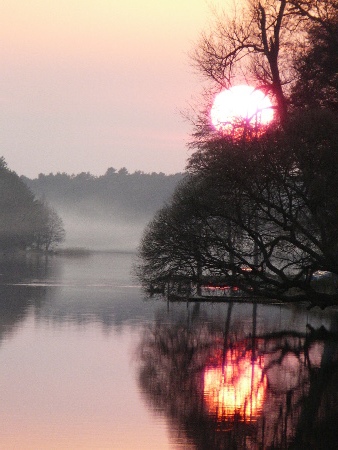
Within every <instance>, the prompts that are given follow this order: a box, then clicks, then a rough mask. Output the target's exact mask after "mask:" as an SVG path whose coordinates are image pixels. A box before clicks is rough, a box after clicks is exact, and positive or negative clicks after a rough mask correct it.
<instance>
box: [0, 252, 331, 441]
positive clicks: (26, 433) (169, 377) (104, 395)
mask: <svg viewBox="0 0 338 450" xmlns="http://www.w3.org/2000/svg"><path fill="white" fill-rule="evenodd" d="M133 260H134V255H131V254H123V253H119V254H117V253H95V254H90V255H86V256H83V257H72V256H69V255H68V256H67V257H66V256H64V255H63V256H62V255H54V256H51V257H48V258H35V257H32V255H30V256H27V255H26V256H25V257H24V258H22V257H17V256H15V257H14V256H13V255H12V257H11V258H7V259H6V260H4V259H1V260H0V274H1V275H0V317H1V319H0V358H1V360H2V366H1V367H2V370H1V376H0V386H1V387H0V389H1V392H2V413H1V414H0V419H1V423H3V424H4V425H3V427H2V430H1V429H0V448H23V449H31V448H32V449H33V448H34V449H40V448H41V449H42V448H43V449H49V448H50V449H52V448H53V449H59V448H60V449H61V448H81V449H82V448H85V449H86V448H88V449H89V448H91V449H96V448H97V449H111V448H118V449H134V448H140V449H142V448H156V449H157V448H158V449H162V448H163V449H201V450H202V449H209V448H210V449H215V450H217V449H288V448H292V449H293V448H294V449H302V448H309V449H312V448H313V449H321V448H326V449H331V448H332V449H335V448H338V437H337V436H336V418H337V417H338V310H337V308H327V309H326V310H324V311H321V310H319V309H317V308H314V309H313V310H311V311H308V310H307V309H306V308H304V307H302V306H301V305H261V304H251V303H241V302H236V301H232V300H231V299H227V301H226V302H224V303H217V304H216V303H209V304H208V303H207V304H205V303H197V302H196V303H189V304H187V303H185V302H183V303H168V302H166V301H163V300H161V299H146V298H145V297H144V296H143V294H142V291H141V290H140V287H139V286H138V285H137V281H136V280H135V279H134V278H133V277H132V276H131V267H132V264H133ZM126 383H128V384H127V385H126ZM56 386H57V388H56ZM126 386H127V387H126ZM33 399H34V400H33ZM50 405H54V407H53V408H51V406H50ZM50 408H51V409H50ZM87 410H89V411H90V414H88V412H86V411H87ZM70 417H72V420H70ZM47 419H48V420H47ZM121 430H123V431H121ZM37 436H39V438H38V437H37ZM154 445H155V447H154ZM152 446H153V447H152Z"/></svg>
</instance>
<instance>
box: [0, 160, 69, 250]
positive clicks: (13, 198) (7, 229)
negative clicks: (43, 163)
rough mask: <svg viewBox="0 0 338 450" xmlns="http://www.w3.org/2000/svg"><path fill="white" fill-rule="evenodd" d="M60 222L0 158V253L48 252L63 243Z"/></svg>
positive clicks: (51, 210)
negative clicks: (29, 250)
mask: <svg viewBox="0 0 338 450" xmlns="http://www.w3.org/2000/svg"><path fill="white" fill-rule="evenodd" d="M64 237H65V230H64V227H63V222H62V219H61V218H60V217H59V215H58V214H57V212H56V211H55V209H53V208H52V207H51V206H50V205H49V204H47V203H46V202H45V201H41V200H38V199H37V198H36V197H35V196H34V194H33V193H32V191H31V190H30V189H29V188H28V187H27V186H26V185H25V183H24V182H23V181H22V180H21V179H20V177H19V176H18V175H17V174H16V173H15V172H14V171H12V170H10V169H9V168H8V167H7V164H6V162H5V160H4V158H3V157H1V158H0V253H1V254H4V253H7V252H9V251H16V250H27V249H34V250H39V251H49V250H51V249H52V248H53V247H54V246H56V245H57V244H59V243H60V242H62V241H63V240H64Z"/></svg>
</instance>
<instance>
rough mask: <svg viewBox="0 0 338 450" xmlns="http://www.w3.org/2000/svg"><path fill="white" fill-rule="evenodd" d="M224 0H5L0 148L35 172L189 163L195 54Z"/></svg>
mask: <svg viewBox="0 0 338 450" xmlns="http://www.w3.org/2000/svg"><path fill="white" fill-rule="evenodd" d="M220 3H221V1H218V0H129V1H128V0H125V1H121V0H2V2H1V5H0V59H1V66H0V67H1V70H0V156H1V155H2V156H4V157H5V160H6V162H7V164H8V166H9V168H10V169H12V170H14V171H16V172H17V173H18V174H19V175H25V176H28V177H31V178H32V177H36V176H37V175H38V174H39V173H45V174H46V173H50V172H53V173H56V172H67V173H70V174H71V173H74V174H76V173H80V172H91V173H92V174H94V175H103V174H104V173H105V172H106V170H107V168H108V167H115V168H116V169H120V168H121V167H126V168H127V169H128V171H129V172H134V171H136V170H142V171H144V172H164V173H167V174H169V173H176V172H181V171H183V170H184V167H185V164H186V161H187V158H188V156H189V154H190V152H189V151H188V150H187V147H186V144H187V142H188V141H189V134H190V133H191V131H192V127H191V124H189V123H188V122H187V121H186V120H184V117H183V115H182V110H184V109H186V108H187V107H188V105H189V102H191V101H192V98H196V95H197V94H198V93H199V92H200V91H201V79H200V78H199V77H198V76H197V75H196V73H195V71H194V69H193V68H192V66H191V61H190V59H189V56H188V53H189V52H190V51H191V50H192V49H193V47H194V43H196V41H197V40H198V37H199V35H200V33H201V31H202V30H203V29H205V28H206V26H207V24H208V22H209V21H210V17H211V16H212V13H211V8H212V7H213V6H214V5H219V4H220ZM223 3H224V2H223Z"/></svg>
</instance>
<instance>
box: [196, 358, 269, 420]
mask: <svg viewBox="0 0 338 450" xmlns="http://www.w3.org/2000/svg"><path fill="white" fill-rule="evenodd" d="M263 369H264V362H263V358H262V357H260V358H257V359H256V360H254V361H253V360H252V351H251V350H250V351H244V352H243V351H241V350H228V351H227V353H226V358H225V363H224V365H223V366H222V363H221V364H220V365H218V366H216V367H215V366H209V367H207V368H206V370H205V372H204V400H205V405H206V408H207V411H208V413H209V414H211V415H213V416H216V417H217V420H218V421H226V420H230V421H231V420H233V419H234V418H235V417H236V418H237V420H239V421H243V422H245V421H255V420H256V419H257V418H258V416H259V415H260V413H261V411H262V407H263V403H264V399H265V394H266V388H267V379H266V375H265V374H264V372H263Z"/></svg>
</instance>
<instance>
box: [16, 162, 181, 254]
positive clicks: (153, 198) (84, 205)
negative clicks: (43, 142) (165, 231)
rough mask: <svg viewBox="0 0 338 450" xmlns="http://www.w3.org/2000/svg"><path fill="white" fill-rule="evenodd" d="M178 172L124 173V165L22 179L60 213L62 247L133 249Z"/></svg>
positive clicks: (175, 184) (172, 190) (161, 204)
mask: <svg viewBox="0 0 338 450" xmlns="http://www.w3.org/2000/svg"><path fill="white" fill-rule="evenodd" d="M183 176H184V175H183V174H180V173H178V174H175V175H165V174H164V173H151V174H146V173H143V172H134V173H132V174H129V173H128V171H127V170H126V169H125V168H122V169H120V170H119V171H116V169H114V168H109V169H108V170H107V172H106V174H105V175H103V176H100V177H96V176H93V175H91V174H90V173H81V174H78V175H68V174H65V173H62V174H60V173H57V174H55V175H54V174H49V175H43V174H40V175H39V177H38V178H36V179H34V180H30V179H29V178H26V177H22V180H23V181H24V182H25V183H26V185H27V186H28V187H29V188H30V189H31V190H32V192H33V193H34V194H35V196H36V197H37V198H39V199H41V200H42V201H46V202H47V203H49V204H50V205H51V206H52V207H53V208H55V210H56V211H57V213H58V214H59V215H60V216H61V218H62V220H63V223H64V228H65V230H66V241H65V242H64V243H63V246H64V247H85V248H87V249H90V250H118V251H135V250H136V248H137V247H138V245H139V242H140V239H141V236H142V233H143V230H144V228H145V226H146V224H147V223H148V222H150V221H151V220H152V218H153V217H154V215H155V214H156V212H157V211H158V210H159V209H160V208H162V207H163V206H164V204H165V202H166V201H168V200H169V198H170V197H171V195H172V193H173V192H174V190H175V188H176V186H177V184H178V183H179V182H180V181H181V180H182V179H183Z"/></svg>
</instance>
